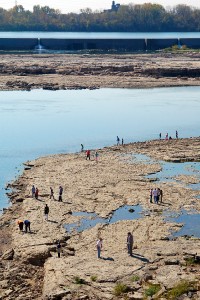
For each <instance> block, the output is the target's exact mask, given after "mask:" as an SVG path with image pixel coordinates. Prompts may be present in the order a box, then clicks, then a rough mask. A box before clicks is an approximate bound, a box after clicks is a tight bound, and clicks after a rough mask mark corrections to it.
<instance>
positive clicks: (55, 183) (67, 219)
mask: <svg viewBox="0 0 200 300" xmlns="http://www.w3.org/2000/svg"><path fill="white" fill-rule="evenodd" d="M134 153H143V154H148V155H149V156H151V157H152V158H154V159H155V160H158V161H159V160H160V158H162V159H163V158H164V159H166V160H169V161H171V160H173V159H174V158H176V159H180V160H181V159H183V158H188V159H199V155H200V139H199V138H193V139H178V140H171V141H162V140H161V141H149V142H143V143H133V144H127V145H124V146H123V147H122V146H119V147H116V146H113V147H107V148H104V149H99V161H98V163H96V161H95V160H93V156H91V160H90V161H87V160H85V155H84V153H76V154H67V155H66V154H63V155H61V154H60V155H55V156H49V157H43V158H39V159H37V160H34V161H32V162H28V165H30V169H28V170H24V172H23V174H22V176H21V177H19V179H17V181H16V182H14V183H13V184H12V186H14V187H15V188H17V193H16V194H13V193H11V194H10V196H11V197H12V202H13V205H12V206H11V207H10V208H9V209H7V210H6V211H5V213H4V214H3V216H2V220H1V223H0V225H1V231H0V237H1V241H2V243H1V246H0V250H1V249H2V247H4V249H3V251H1V253H2V254H3V255H1V257H0V297H1V298H2V299H7V300H11V299H17V300H20V299H38V300H39V299H40V300H41V299H45V300H48V299H63V300H64V299H68V300H70V299H71V300H76V299H77V300H79V299H93V300H94V299H95V300H96V299H118V298H119V299H122V298H124V297H126V298H127V299H143V298H144V297H146V296H145V295H147V294H148V291H149V290H150V292H152V289H153V288H154V287H156V289H155V295H154V296H153V297H154V298H155V299H156V297H157V299H162V298H163V299H165V298H166V297H168V296H167V293H169V291H170V290H171V289H172V288H174V287H175V286H177V285H178V284H180V283H182V282H184V283H185V286H186V287H187V289H186V290H184V291H185V292H184V293H183V295H182V298H183V299H184V297H185V299H186V297H187V293H188V292H190V299H195V300H196V299H198V297H199V296H200V291H199V285H198V282H199V276H200V270H199V257H200V253H199V249H200V239H198V238H194V237H185V236H183V237H176V238H169V236H170V233H171V232H173V231H178V230H179V229H180V227H181V226H183V225H182V224H176V223H174V222H168V221H166V219H165V217H164V215H163V212H166V211H167V212H169V211H172V212H176V213H179V212H180V210H181V209H182V208H183V207H184V209H190V207H191V206H192V209H195V211H196V212H199V211H200V201H199V200H198V199H195V198H194V197H195V196H196V195H197V194H198V191H195V190H191V189H189V188H186V187H184V185H180V183H179V182H177V181H176V180H174V182H159V181H154V182H153V183H152V182H151V181H149V180H147V179H146V178H144V175H147V174H152V173H155V172H158V171H160V170H161V166H160V164H159V163H158V162H153V163H152V164H145V163H143V162H139V161H137V160H134V159H133V157H134ZM52 165H53V166H54V168H53V170H52ZM44 174H45V176H44ZM182 179H183V182H187V178H186V177H185V176H184V177H183V178H182V177H180V178H179V180H182ZM33 180H34V182H33ZM188 181H189V180H188ZM193 182H194V178H193ZM196 182H197V181H196ZM33 184H34V185H35V186H37V187H39V190H40V195H39V199H38V200H36V199H33V198H32V197H31V187H32V185H33ZM60 184H62V186H63V188H64V192H63V202H58V201H57V200H58V188H59V185H60ZM152 184H153V187H160V188H162V190H163V192H164V197H163V203H160V204H159V205H156V204H153V203H150V202H149V190H150V188H151V187H152ZM50 185H51V186H52V187H53V188H54V191H55V200H52V199H49V187H50ZM17 199H23V202H17V201H16V200H17ZM45 204H48V206H49V208H50V211H49V216H48V221H47V220H45V218H44V206H45ZM123 205H141V207H142V214H141V218H139V219H137V218H135V215H136V214H135V212H136V209H133V210H131V211H129V212H128V211H127V213H129V214H130V215H131V218H130V219H129V220H126V218H124V220H118V221H117V222H115V223H111V222H105V223H98V222H97V224H96V225H95V226H90V227H89V228H88V229H87V230H83V232H76V230H74V231H72V232H66V229H65V227H64V225H65V224H66V225H69V224H73V223H80V221H81V220H82V219H83V218H85V216H84V213H86V212H90V213H91V212H95V213H96V214H98V216H99V217H101V218H108V216H111V215H112V214H113V212H114V211H115V210H116V209H118V208H119V207H122V206H123ZM74 212H79V213H77V214H74ZM93 218H94V216H91V217H90V219H89V220H88V222H90V221H91V222H92V221H94V219H93ZM18 219H22V220H24V219H28V220H30V221H31V232H27V233H26V232H20V230H19V228H18V226H17V224H16V221H17V220H18ZM129 231H130V232H132V233H133V236H134V249H133V255H132V256H129V255H128V253H127V245H126V237H127V232H129ZM9 234H10V238H9V239H8V238H7V237H9ZM99 237H102V238H103V249H102V252H101V256H102V258H101V259H98V258H97V253H96V252H97V250H96V240H97V238H99ZM58 241H60V244H61V255H60V258H59V257H58V253H57V248H56V245H57V242H58ZM8 249H10V250H9V251H8ZM152 286H153V287H152ZM150 292H149V293H150Z"/></svg>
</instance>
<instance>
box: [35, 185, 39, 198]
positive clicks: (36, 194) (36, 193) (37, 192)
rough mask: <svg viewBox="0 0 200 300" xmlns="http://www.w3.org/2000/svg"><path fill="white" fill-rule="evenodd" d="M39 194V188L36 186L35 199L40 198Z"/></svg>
mask: <svg viewBox="0 0 200 300" xmlns="http://www.w3.org/2000/svg"><path fill="white" fill-rule="evenodd" d="M38 195H39V190H38V188H37V187H36V189H35V199H38Z"/></svg>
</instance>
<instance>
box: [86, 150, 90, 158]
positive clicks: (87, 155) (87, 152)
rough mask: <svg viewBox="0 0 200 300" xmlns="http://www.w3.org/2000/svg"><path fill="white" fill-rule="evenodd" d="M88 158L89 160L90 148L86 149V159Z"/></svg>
mask: <svg viewBox="0 0 200 300" xmlns="http://www.w3.org/2000/svg"><path fill="white" fill-rule="evenodd" d="M88 158H89V160H90V150H87V151H86V160H87V159H88Z"/></svg>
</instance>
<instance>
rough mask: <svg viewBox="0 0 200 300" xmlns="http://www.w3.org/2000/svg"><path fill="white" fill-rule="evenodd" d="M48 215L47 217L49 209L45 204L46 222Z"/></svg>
mask: <svg viewBox="0 0 200 300" xmlns="http://www.w3.org/2000/svg"><path fill="white" fill-rule="evenodd" d="M48 215H49V207H48V205H47V204H46V205H45V208H44V218H45V220H46V221H48Z"/></svg>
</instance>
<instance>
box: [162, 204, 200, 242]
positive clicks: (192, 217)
mask: <svg viewBox="0 0 200 300" xmlns="http://www.w3.org/2000/svg"><path fill="white" fill-rule="evenodd" d="M166 221H168V222H176V223H183V227H182V228H181V229H180V230H179V231H177V232H172V236H177V237H178V236H194V237H197V238H200V214H199V213H197V212H195V211H185V210H182V211H181V213H179V214H176V213H174V214H173V213H169V216H167V217H166Z"/></svg>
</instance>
